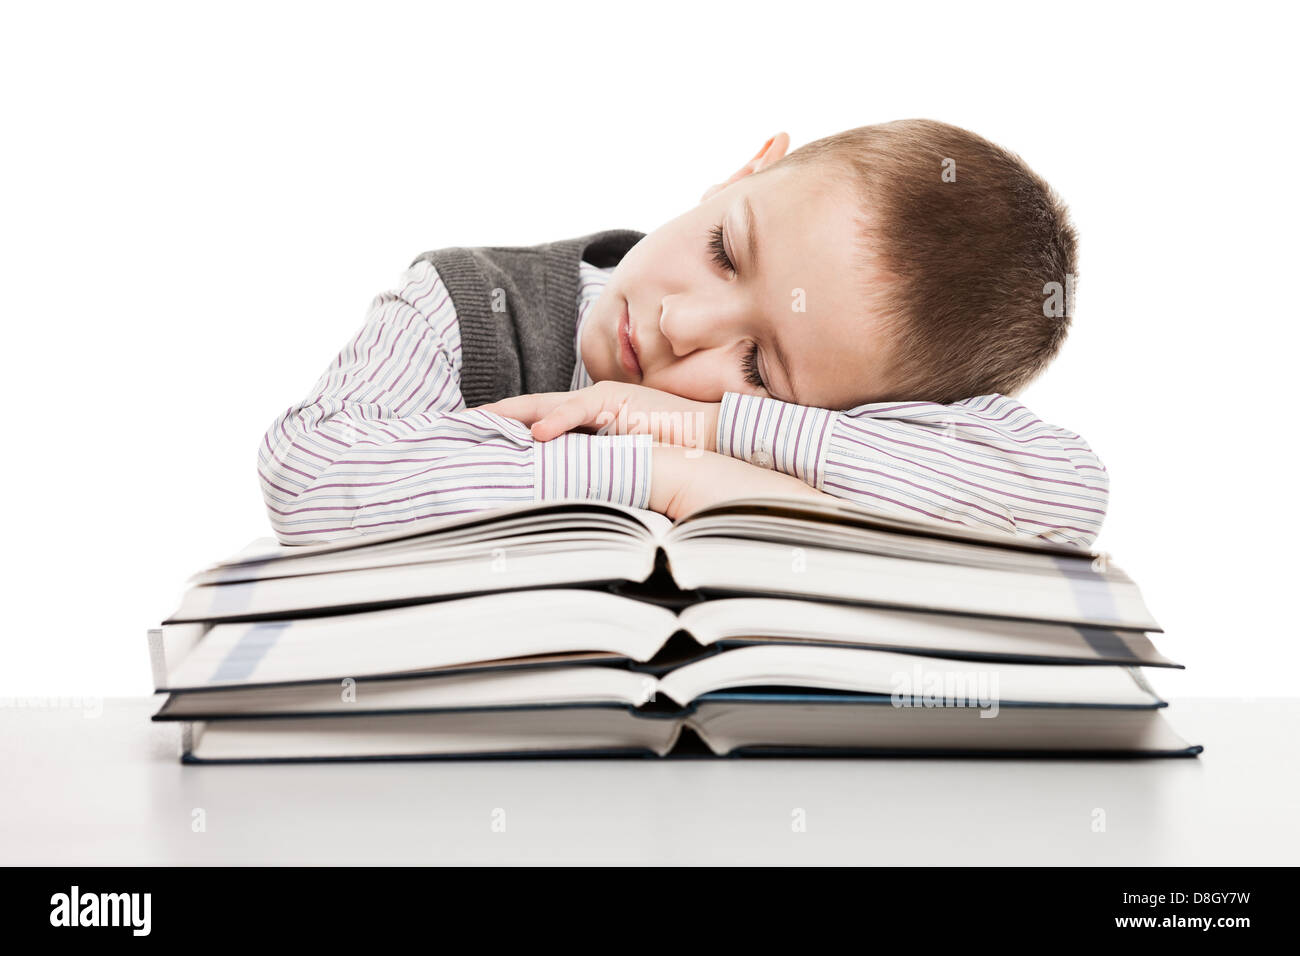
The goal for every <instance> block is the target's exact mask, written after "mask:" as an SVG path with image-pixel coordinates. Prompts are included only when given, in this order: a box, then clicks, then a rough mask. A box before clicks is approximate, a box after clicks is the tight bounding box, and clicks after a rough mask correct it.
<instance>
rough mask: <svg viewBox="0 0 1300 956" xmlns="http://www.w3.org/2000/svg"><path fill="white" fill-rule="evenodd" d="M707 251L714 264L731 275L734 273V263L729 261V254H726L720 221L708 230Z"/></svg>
mask: <svg viewBox="0 0 1300 956" xmlns="http://www.w3.org/2000/svg"><path fill="white" fill-rule="evenodd" d="M709 252H710V253H711V254H712V258H713V263H714V265H716V266H717V267H718V268H719V269H723V270H725V271H726V272H728V273H730V274H731V275H735V274H736V265H735V263H733V262H732V261H731V256H729V255H727V244H726V243H725V242H724V241H723V234H722V223H718V224H717V225H716V226H714V227H713V228H712V229H710V230H709Z"/></svg>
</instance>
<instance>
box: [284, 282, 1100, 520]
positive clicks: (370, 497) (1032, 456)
mask: <svg viewBox="0 0 1300 956" xmlns="http://www.w3.org/2000/svg"><path fill="white" fill-rule="evenodd" d="M580 270H581V277H580V279H581V281H580V285H579V293H578V301H577V303H576V310H575V311H576V316H575V319H576V321H575V343H576V342H578V341H579V336H580V335H581V330H582V323H583V321H584V320H585V319H586V317H587V314H588V312H589V311H590V308H591V306H592V304H593V303H594V302H595V301H596V299H597V298H599V296H600V293H601V290H602V289H603V288H604V285H605V283H606V281H607V280H608V278H609V275H610V271H606V270H601V269H598V268H596V267H595V266H592V265H589V264H588V263H586V262H583V263H581V266H580ZM575 351H576V352H577V354H578V361H577V367H576V368H575V369H574V373H573V380H572V383H571V388H583V387H585V386H587V385H590V384H592V380H591V377H590V375H589V374H588V372H587V369H586V367H585V366H584V364H583V362H582V358H581V348H580V347H576V348H575ZM460 370H461V344H460V327H459V324H458V322H457V319H456V310H455V307H454V306H453V304H452V301H451V297H450V295H449V294H448V292H447V290H446V288H445V287H444V286H443V283H442V280H441V279H440V278H439V276H438V274H437V271H436V270H435V269H434V267H433V266H432V265H431V264H430V263H429V262H427V261H420V262H417V263H415V264H414V265H412V266H411V267H410V268H409V269H407V270H406V272H404V273H403V274H402V276H401V277H400V280H399V285H398V286H397V287H396V288H395V289H393V290H391V291H389V292H385V293H383V294H381V295H379V296H376V297H375V299H374V300H373V301H372V303H371V305H370V310H369V313H368V315H367V317H366V321H365V324H364V325H363V326H362V328H361V330H360V331H359V332H358V333H357V334H356V336H355V337H353V339H352V340H351V341H350V342H349V343H348V344H347V345H345V346H344V347H343V350H342V351H341V352H339V354H338V356H337V357H336V358H335V359H334V361H333V362H331V363H330V366H329V368H327V369H326V370H325V372H324V374H323V375H321V377H320V379H319V381H317V383H316V385H315V387H314V388H313V389H312V390H311V393H310V394H309V396H308V397H307V398H306V399H305V400H304V401H302V402H300V403H298V404H296V405H293V406H291V407H290V408H289V409H287V410H286V411H285V412H284V413H283V414H282V415H280V416H279V418H277V419H276V420H275V422H274V423H273V424H272V425H271V427H270V428H269V429H268V430H267V432H266V434H265V436H264V437H263V439H262V443H261V445H260V446H259V449H258V474H259V476H260V479H261V485H262V492H263V495H264V497H265V499H266V504H267V508H268V509H269V512H270V517H271V524H272V526H273V528H274V529H275V532H276V535H277V536H278V537H279V539H280V541H281V542H283V543H285V544H309V543H316V542H320V541H328V540H332V539H335V538H339V537H344V536H350V535H357V534H364V533H366V532H369V531H373V530H391V529H394V528H396V527H400V526H401V525H402V524H405V523H409V522H413V521H418V520H420V519H423V518H428V517H434V516H444V515H453V514H461V513H464V512H470V511H478V510H482V509H485V508H493V507H500V506H504V505H513V504H522V503H526V502H535V501H548V500H553V499H560V498H585V499H590V500H597V501H610V502H615V503H619V504H624V505H630V506H632V507H637V508H645V507H648V505H649V495H650V475H651V470H650V462H651V455H652V447H651V439H650V437H649V436H648V435H587V434H579V433H569V434H566V435H562V436H560V437H559V438H557V439H555V440H554V441H550V442H536V441H534V440H533V438H532V436H531V434H530V432H529V430H528V427H527V426H526V425H523V424H521V423H520V422H517V421H514V420H513V419H509V418H502V417H501V416H499V415H495V414H492V413H491V412H486V411H481V410H478V409H467V408H466V407H465V402H464V400H463V398H462V397H461V393H460ZM717 450H718V452H719V453H721V454H724V455H730V456H733V457H736V458H741V459H744V460H745V461H748V462H750V463H751V464H754V465H757V466H759V467H765V468H772V469H775V470H777V471H781V472H784V473H785V474H789V475H794V476H796V477H798V478H800V479H802V480H803V481H805V482H807V483H808V484H809V485H811V486H813V487H814V488H817V489H819V490H821V491H824V492H826V493H827V494H830V495H834V496H836V497H839V498H843V499H845V500H848V501H852V502H854V503H856V504H859V505H862V506H865V507H867V508H870V509H873V510H875V511H878V512H882V513H885V514H889V515H893V516H898V517H911V518H916V519H924V520H930V521H940V522H949V523H953V524H961V525H969V526H972V527H977V528H986V529H995V530H999V531H1004V532H1008V533H1011V534H1020V535H1030V536H1035V537H1040V538H1045V539H1048V540H1052V541H1069V542H1076V543H1079V544H1085V545H1087V544H1091V543H1092V541H1093V540H1094V539H1095V538H1096V536H1097V532H1098V531H1099V530H1100V528H1101V523H1102V519H1103V518H1104V517H1105V513H1106V503H1107V494H1108V490H1109V481H1108V477H1107V474H1106V469H1105V467H1104V466H1103V465H1102V463H1101V462H1100V461H1099V460H1098V458H1097V456H1096V455H1094V454H1093V452H1092V450H1091V449H1090V448H1089V447H1088V444H1087V442H1085V441H1084V440H1083V439H1082V438H1080V437H1079V436H1078V435H1076V434H1074V433H1073V432H1069V431H1065V430H1064V429H1060V428H1056V427H1054V426H1052V425H1049V424H1047V423H1045V422H1043V421H1041V420H1040V419H1038V418H1037V417H1036V416H1035V415H1034V414H1033V413H1032V412H1031V411H1030V410H1029V409H1027V408H1025V406H1023V405H1021V404H1020V403H1019V402H1017V401H1016V400H1015V399H1013V398H1009V397H1007V396H1005V395H981V396H978V397H976V398H969V399H965V400H963V401H960V402H956V403H954V404H952V405H938V404H933V403H929V402H893V403H876V404H870V405H861V406H858V407H857V408H853V409H850V410H848V411H828V410H826V409H820V408H809V407H805V406H800V405H793V404H789V403H787V402H781V401H778V400H776V399H772V398H762V397H759V396H754V395H741V394H737V393H733V392H728V393H727V394H725V395H724V396H723V399H722V403H721V410H720V412H719V415H718V431H717Z"/></svg>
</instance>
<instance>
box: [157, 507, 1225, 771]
mask: <svg viewBox="0 0 1300 956" xmlns="http://www.w3.org/2000/svg"><path fill="white" fill-rule="evenodd" d="M190 585H191V586H190V587H189V588H188V590H187V591H186V593H185V594H184V596H183V598H182V600H181V603H180V607H179V608H177V610H176V612H175V613H174V614H173V615H172V616H171V617H170V619H168V620H167V621H166V622H164V624H163V625H162V627H161V628H159V629H156V630H153V631H151V632H150V652H151V658H152V662H153V672H154V684H155V687H156V689H157V690H158V691H160V692H164V693H165V694H166V699H165V701H164V703H163V704H162V706H161V708H160V709H159V711H158V712H157V714H156V715H155V716H154V720H158V721H177V722H180V724H181V725H182V734H181V737H182V759H183V760H184V761H186V762H195V763H223V762H246V761H292V760H357V759H413V758H435V757H540V756H573V755H575V754H587V755H592V756H596V755H611V756H613V755H624V756H627V755H642V756H645V755H658V756H661V757H662V756H741V755H753V756H757V755H814V756H829V755H850V754H862V755H866V754H900V753H906V754H962V755H969V754H1007V755H1012V754H1014V755H1040V756H1042V755H1053V756H1060V755H1079V756H1082V755H1090V756H1098V755H1102V756H1117V755H1141V756H1176V755H1177V756H1182V755H1193V754H1196V753H1199V752H1200V750H1201V748H1200V747H1199V746H1194V745H1191V744H1189V743H1188V742H1187V741H1186V740H1183V739H1182V738H1181V737H1179V736H1178V735H1177V734H1176V733H1175V732H1174V731H1173V730H1172V729H1171V728H1170V727H1169V725H1168V724H1167V723H1166V721H1165V720H1164V718H1163V717H1162V715H1161V713H1160V711H1161V709H1162V708H1164V707H1165V706H1166V704H1165V702H1164V701H1162V700H1161V699H1160V698H1159V697H1158V696H1157V694H1156V693H1155V692H1154V691H1153V690H1152V688H1151V687H1150V685H1149V684H1148V683H1147V681H1146V680H1145V679H1144V677H1143V672H1142V670H1141V668H1144V667H1179V666H1180V665H1178V664H1175V663H1174V662H1173V661H1171V660H1169V659H1168V658H1166V657H1164V656H1163V655H1162V654H1161V653H1160V652H1159V651H1158V650H1156V648H1155V646H1154V645H1153V644H1152V643H1151V640H1150V638H1149V636H1148V633H1149V632H1153V631H1158V630H1159V628H1158V626H1157V624H1156V622H1155V621H1154V620H1153V619H1152V617H1151V614H1150V612H1149V611H1148V610H1147V608H1146V605H1145V604H1144V603H1143V600H1142V596H1141V594H1140V593H1139V591H1138V588H1137V586H1136V585H1135V584H1134V583H1133V581H1132V580H1131V579H1130V578H1129V577H1128V576H1127V575H1126V574H1124V572H1123V571H1121V570H1120V569H1119V568H1118V567H1116V566H1115V565H1114V564H1111V563H1109V562H1107V561H1106V560H1104V559H1102V558H1100V557H1099V556H1098V555H1095V554H1093V553H1091V552H1089V551H1086V550H1083V549H1080V548H1076V547H1072V546H1069V545H1062V544H1050V543H1046V542H1042V541H1039V540H1037V539H1022V538H1013V537H1010V536H1005V535H999V534H989V533H982V532H979V531H974V530H969V529H965V528H962V527H959V526H956V525H952V526H948V525H938V524H914V523H911V522H904V521H898V520H893V519H889V518H884V517H881V516H880V515H876V514H872V513H870V512H868V511H866V510H864V509H860V508H856V507H853V506H851V505H848V504H821V503H816V502H803V501H795V500H787V499H748V500H741V501H734V502H729V503H727V504H725V505H721V506H718V507H714V508H710V509H707V510H704V511H700V512H697V513H696V514H693V515H691V516H689V517H688V518H685V519H683V520H681V521H678V522H676V523H675V524H674V523H672V522H670V521H668V519H666V518H664V517H663V516H662V515H659V514H655V513H653V512H647V511H640V510H636V509H630V508H624V507H619V506H615V505H607V504H600V503H593V502H580V501H564V502H551V503H545V504H538V505H528V506H521V507H515V508H509V509H502V510H495V511H485V512H475V513H472V514H464V515H457V516H452V517H447V518H439V519H435V520H430V521H423V522H419V523H415V524H411V525H409V526H407V527H405V528H403V529H402V530H399V531H393V532H390V533H384V534H370V535H365V536H359V537H354V538H349V539H345V540H341V541H337V542H332V543H329V544H324V545H316V546H306V547H284V546H280V545H277V544H275V543H274V542H271V541H261V542H255V543H254V544H253V545H251V546H250V547H249V548H247V549H245V551H243V552H241V553H240V554H238V555H236V556H235V557H233V558H231V559H230V560H227V561H224V562H221V563H220V564H217V565H214V566H213V567H211V568H209V569H207V570H206V571H203V572H202V573H200V574H198V575H196V576H195V577H194V578H193V579H191V582H190Z"/></svg>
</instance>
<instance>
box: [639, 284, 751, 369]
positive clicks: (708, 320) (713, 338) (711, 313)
mask: <svg viewBox="0 0 1300 956" xmlns="http://www.w3.org/2000/svg"><path fill="white" fill-rule="evenodd" d="M741 324H742V317H741V316H740V315H739V314H737V313H736V311H735V310H734V309H733V308H729V307H728V306H727V305H726V304H725V303H723V302H719V301H717V300H713V299H708V298H704V297H698V296H685V295H666V296H664V297H663V300H662V301H661V303H660V310H659V331H660V332H662V333H663V336H664V338H665V339H667V340H668V344H669V345H670V346H671V347H672V350H673V355H675V356H676V357H677V358H681V357H682V356H685V355H690V354H691V353H692V352H698V351H701V350H703V349H712V348H718V347H720V346H728V345H731V344H733V343H734V342H735V341H736V340H737V338H738V337H740V336H741V335H742V334H743V332H742V331H741V329H740V326H741Z"/></svg>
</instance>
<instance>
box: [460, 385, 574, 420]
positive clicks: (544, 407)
mask: <svg viewBox="0 0 1300 956" xmlns="http://www.w3.org/2000/svg"><path fill="white" fill-rule="evenodd" d="M572 394H573V393H572V392H538V393H537V394H535V395H514V396H511V397H510V398H503V399H501V401H499V402H491V403H490V404H487V405H480V406H478V407H479V410H481V411H485V412H492V413H493V414H495V415H500V416H501V417H502V418H513V419H514V420H515V421H519V422H523V423H524V424H525V425H531V424H533V423H534V422H536V421H537V420H538V419H540V418H542V417H543V416H544V415H546V413H547V412H549V411H551V410H552V409H553V408H555V407H556V406H557V405H559V404H561V403H562V402H564V401H565V400H567V399H568V398H569V397H570V396H571V395H572Z"/></svg>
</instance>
